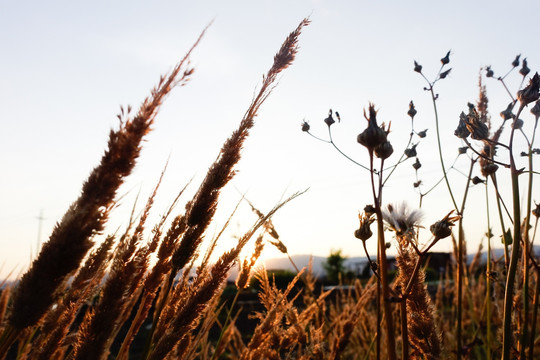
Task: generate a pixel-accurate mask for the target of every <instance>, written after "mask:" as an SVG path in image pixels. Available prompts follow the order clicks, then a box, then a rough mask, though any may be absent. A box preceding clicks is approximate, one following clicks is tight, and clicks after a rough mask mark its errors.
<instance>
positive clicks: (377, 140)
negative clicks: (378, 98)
mask: <svg viewBox="0 0 540 360" xmlns="http://www.w3.org/2000/svg"><path fill="white" fill-rule="evenodd" d="M364 117H365V118H366V120H367V121H368V126H367V128H366V129H365V130H364V131H363V132H362V133H360V134H359V135H358V137H357V141H358V143H359V144H361V145H364V146H365V147H366V148H368V150H370V151H372V150H373V149H375V147H376V146H378V145H381V144H383V143H385V142H386V134H387V133H386V131H385V130H384V128H382V127H379V125H377V112H376V111H375V106H374V105H373V104H369V117H368V116H366V112H365V110H364Z"/></svg>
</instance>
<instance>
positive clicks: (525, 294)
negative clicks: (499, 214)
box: [520, 118, 538, 359]
mask: <svg viewBox="0 0 540 360" xmlns="http://www.w3.org/2000/svg"><path fill="white" fill-rule="evenodd" d="M537 125H538V118H536V120H535V123H534V130H533V134H532V138H531V142H530V143H529V152H528V161H529V179H528V189H527V210H526V211H527V212H526V214H527V215H525V222H524V227H525V232H524V234H523V235H524V236H523V294H522V296H523V314H524V319H523V332H522V333H521V339H520V343H521V347H520V358H521V359H525V348H526V344H527V342H528V341H527V337H528V336H529V334H528V332H529V301H530V300H529V251H530V248H529V225H530V222H531V211H532V195H533V194H532V191H533V178H534V177H533V173H532V171H533V159H532V157H533V152H532V146H533V144H534V138H535V134H536V127H537ZM532 326H533V327H534V326H536V324H535V323H532Z"/></svg>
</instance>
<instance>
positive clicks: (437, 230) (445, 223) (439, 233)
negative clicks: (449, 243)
mask: <svg viewBox="0 0 540 360" xmlns="http://www.w3.org/2000/svg"><path fill="white" fill-rule="evenodd" d="M453 212H454V210H452V211H450V212H449V213H448V214H447V215H446V216H445V217H444V218H442V220H439V221H437V222H436V223H434V224H433V225H431V226H430V227H429V230H430V231H431V233H432V234H433V236H435V237H436V238H438V239H444V238H445V237H448V236H450V234H452V229H451V227H452V226H454V223H455V222H456V221H458V220H459V219H461V216H460V215H456V216H452V217H450V215H452V213H453Z"/></svg>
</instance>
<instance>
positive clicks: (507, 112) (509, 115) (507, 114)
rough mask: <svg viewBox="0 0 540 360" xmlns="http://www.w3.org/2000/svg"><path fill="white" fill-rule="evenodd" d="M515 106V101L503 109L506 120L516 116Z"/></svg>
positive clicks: (503, 116)
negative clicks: (513, 111)
mask: <svg viewBox="0 0 540 360" xmlns="http://www.w3.org/2000/svg"><path fill="white" fill-rule="evenodd" d="M513 108H514V103H510V104H508V106H507V107H506V110H503V111H501V117H502V118H503V119H504V120H505V121H506V120H510V119H513V118H514V113H512V109H513Z"/></svg>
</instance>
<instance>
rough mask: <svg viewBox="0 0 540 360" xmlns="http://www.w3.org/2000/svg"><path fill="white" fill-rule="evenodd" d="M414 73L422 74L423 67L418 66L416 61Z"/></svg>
mask: <svg viewBox="0 0 540 360" xmlns="http://www.w3.org/2000/svg"><path fill="white" fill-rule="evenodd" d="M414 71H416V72H417V73H420V74H421V73H422V65H420V64H418V63H417V62H416V60H415V61H414Z"/></svg>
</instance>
